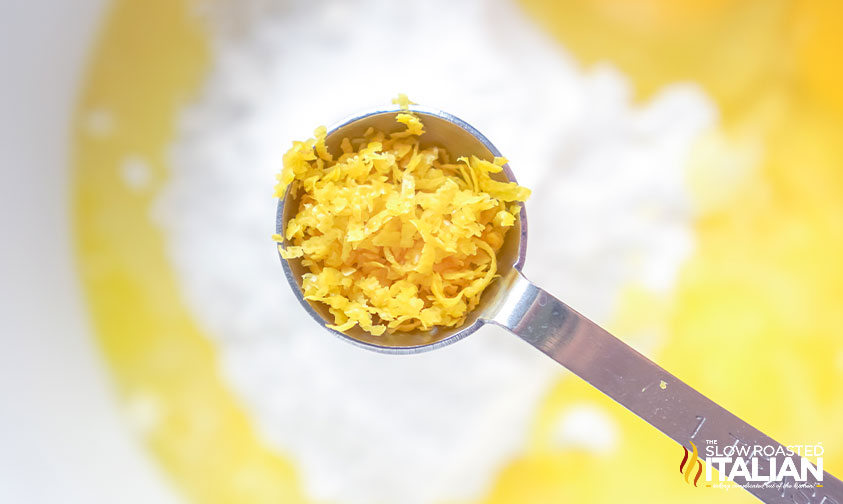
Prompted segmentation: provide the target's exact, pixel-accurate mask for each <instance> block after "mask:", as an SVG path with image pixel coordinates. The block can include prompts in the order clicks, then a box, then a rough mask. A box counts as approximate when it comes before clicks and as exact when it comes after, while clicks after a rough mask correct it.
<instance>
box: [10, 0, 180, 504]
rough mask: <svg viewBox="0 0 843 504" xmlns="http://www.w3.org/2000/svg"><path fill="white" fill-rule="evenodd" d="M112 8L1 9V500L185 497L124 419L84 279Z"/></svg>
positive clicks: (84, 4)
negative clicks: (79, 240) (91, 92)
mask: <svg viewBox="0 0 843 504" xmlns="http://www.w3.org/2000/svg"><path fill="white" fill-rule="evenodd" d="M103 7H104V1H103V0H84V1H83V0H73V1H35V0H33V1H27V0H4V1H2V2H0V75H2V78H0V170H2V176H3V183H2V184H0V232H1V233H2V238H0V349H2V350H0V502H2V503H4V504H18V503H26V504H41V503H44V504H55V503H62V504H75V503H79V504H99V503H103V504H113V503H121V504H122V503H137V504H148V503H152V502H154V503H165V504H166V503H173V502H177V501H178V499H177V498H176V497H175V494H174V493H173V491H172V490H171V489H170V488H169V487H168V485H167V484H166V483H165V482H164V480H163V477H162V475H160V474H159V473H158V471H157V469H156V468H155V467H154V466H153V464H152V463H151V461H150V460H149V459H148V457H147V455H146V453H145V452H144V451H143V449H142V447H141V446H140V443H139V442H138V441H137V440H136V439H135V438H134V437H133V436H132V435H130V433H129V431H128V427H127V425H126V423H125V422H123V421H122V420H121V419H120V418H119V417H118V413H117V409H116V402H115V400H114V397H113V394H112V390H111V389H110V387H109V385H108V380H107V374H106V370H105V368H104V364H103V362H102V361H101V359H100V356H99V354H98V350H97V349H96V347H95V345H94V342H93V340H92V337H91V333H90V329H89V326H88V324H87V321H86V319H85V316H84V306H83V302H82V300H81V299H80V295H81V292H80V288H79V283H78V280H77V277H76V274H75V273H74V266H75V263H74V259H73V257H72V249H71V230H70V219H69V213H68V211H69V194H68V191H67V183H68V180H69V177H68V154H69V152H68V150H69V134H68V132H69V125H70V117H71V112H72V108H73V104H74V100H75V99H76V96H77V93H78V90H79V86H80V84H81V78H82V75H83V70H84V64H85V62H86V61H85V58H86V52H87V50H88V48H89V46H90V44H91V42H92V40H93V36H94V34H95V28H96V25H97V23H98V21H99V19H100V17H101V15H102V12H103Z"/></svg>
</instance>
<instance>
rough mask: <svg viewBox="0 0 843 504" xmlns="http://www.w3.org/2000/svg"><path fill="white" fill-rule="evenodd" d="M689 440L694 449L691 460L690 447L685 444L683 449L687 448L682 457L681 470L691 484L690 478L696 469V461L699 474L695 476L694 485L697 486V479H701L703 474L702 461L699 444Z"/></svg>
mask: <svg viewBox="0 0 843 504" xmlns="http://www.w3.org/2000/svg"><path fill="white" fill-rule="evenodd" d="M688 442H689V443H691V447H692V448H693V449H694V451H693V453H691V460H688V449H687V448H685V447H684V446H683V447H682V449H683V450H685V456H684V457H682V463H680V464H679V472H680V473H681V474H684V475H685V482H686V483H688V484H690V483H691V482H690V480H689V478H690V477H691V473H692V472H693V471H694V462H696V463H697V475H696V476H694V486H697V481H699V480H700V475H702V462H700V461H699V457H698V454H697V445H695V444H694V442H693V441H688Z"/></svg>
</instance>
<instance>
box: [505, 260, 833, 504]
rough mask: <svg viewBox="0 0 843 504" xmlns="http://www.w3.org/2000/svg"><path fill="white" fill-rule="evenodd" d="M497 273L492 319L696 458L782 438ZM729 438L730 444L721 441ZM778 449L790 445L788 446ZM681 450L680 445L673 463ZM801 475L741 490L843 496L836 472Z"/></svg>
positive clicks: (776, 499) (824, 500)
mask: <svg viewBox="0 0 843 504" xmlns="http://www.w3.org/2000/svg"><path fill="white" fill-rule="evenodd" d="M501 280H503V281H505V282H509V283H510V285H509V286H508V288H506V289H503V290H504V291H505V292H506V291H508V294H507V295H506V297H505V299H503V300H502V302H500V303H499V305H498V308H497V310H496V312H495V313H494V314H493V317H492V318H491V320H490V321H491V322H493V323H495V324H498V325H500V326H503V327H504V328H506V329H508V330H509V331H511V332H513V333H514V334H516V335H518V336H519V337H521V338H522V339H524V340H525V341H527V342H528V343H530V344H531V345H533V346H534V347H536V348H538V349H539V350H541V351H542V352H544V353H545V354H547V355H548V356H550V357H551V358H552V359H553V360H555V361H556V362H558V363H560V364H562V365H563V366H565V367H566V368H568V369H569V370H571V371H572V372H573V373H574V374H576V375H577V376H579V377H580V378H582V379H583V380H585V381H587V382H588V383H590V384H592V385H593V386H595V387H597V389H599V390H600V391H602V392H603V393H604V394H606V395H608V396H609V397H611V398H612V399H614V400H615V401H617V402H619V403H620V404H622V405H623V406H624V407H626V408H627V409H629V410H630V411H632V412H633V413H635V414H636V415H638V416H639V417H641V418H642V419H644V420H645V421H646V422H648V423H649V424H651V425H652V426H654V427H655V428H657V429H659V430H660V431H662V432H663V433H665V434H667V436H668V437H670V438H671V439H673V440H674V441H676V442H677V443H679V444H680V445H682V446H684V447H687V449H688V450H689V451H691V450H692V444H691V443H693V445H695V446H696V448H697V450H698V451H699V456H700V459H704V458H705V455H706V447H709V446H713V445H714V444H715V443H716V446H717V447H718V449H719V452H720V453H721V454H722V453H723V452H724V449H725V453H726V454H730V453H731V452H732V450H737V452H736V453H735V454H734V456H737V454H739V453H741V450H742V449H743V450H746V449H750V450H752V449H753V447H754V446H756V445H758V446H761V447H767V446H771V447H772V448H768V449H767V453H768V454H769V453H770V450H771V449H777V448H778V447H780V446H782V445H780V444H779V443H778V442H776V441H774V440H773V439H772V438H770V437H768V436H767V435H765V434H764V433H762V432H761V431H759V430H758V429H755V428H754V427H752V426H751V425H749V424H748V423H746V422H744V421H743V420H741V419H740V418H738V417H736V416H735V415H733V414H731V413H729V412H728V411H726V410H725V409H723V408H722V407H720V406H718V405H717V404H716V403H714V402H713V401H711V400H710V399H708V398H706V397H705V396H703V395H702V394H700V393H699V392H697V391H696V390H694V389H693V388H691V387H689V386H688V385H686V384H685V383H684V382H682V381H681V380H679V379H678V378H676V377H675V376H673V375H672V374H670V373H668V372H667V371H665V370H664V369H662V368H661V367H659V366H657V365H656V364H655V363H653V362H652V361H650V360H649V359H647V358H646V357H644V356H643V355H641V354H640V353H638V352H636V351H635V350H634V349H632V348H631V347H630V346H628V345H626V344H625V343H623V342H622V341H621V340H619V339H617V338H615V337H614V336H612V335H611V334H609V333H608V332H607V331H605V330H603V329H602V328H600V327H599V326H598V325H597V324H595V323H594V322H592V321H590V320H588V319H587V318H585V317H584V316H582V315H581V314H580V313H578V312H576V311H575V310H573V309H572V308H570V307H569V306H568V305H566V304H565V303H563V302H562V301H559V300H558V299H556V298H555V297H553V296H551V295H550V294H548V293H547V292H545V291H544V290H542V289H541V288H539V287H537V286H535V285H533V284H532V283H531V282H530V281H529V280H527V279H526V278H524V276H523V275H522V274H521V273H520V272H518V271H515V270H513V274H511V275H508V276H507V278H504V279H501ZM744 445H747V446H744ZM728 446H731V447H733V448H726V447H728ZM742 447H743V448H742ZM783 449H784V451H785V452H787V448H786V447H783ZM750 453H751V452H750ZM781 453H782V452H779V455H778V456H776V457H775V458H776V459H777V460H776V462H777V464H776V466H777V467H778V468H779V469H777V471H781V470H782V468H783V464H784V463H785V461H784V458H791V459H792V462H793V463H794V464H795V467H796V469H797V470H800V471H801V468H802V459H801V457H800V456H799V455H798V454H795V453H794V454H793V455H792V456H790V457H786V456H782V455H781ZM680 456H681V454H679V453H677V464H678V463H679V460H680ZM733 460H734V458H733ZM744 460H745V461H746V462H747V464H749V465H750V470H751V462H752V460H751V459H750V457H744ZM684 462H685V461H683V464H682V465H683V466H684V465H685V463H684ZM736 462H737V460H735V463H736ZM806 462H807V460H806ZM691 463H692V464H693V462H691ZM770 463H771V461H770V460H769V458H768V457H764V456H761V457H760V460H758V471H757V473H756V474H758V475H768V474H769V473H770V470H769V465H770ZM715 464H719V463H717V462H715ZM724 464H725V465H724V466H723V467H725V469H726V470H725V471H721V472H720V475H721V477H724V478H725V477H726V476H727V475H729V474H730V472H731V469H732V464H731V463H729V462H726V461H724ZM689 465H690V464H689ZM695 465H696V464H695ZM696 466H697V467H692V468H691V470H690V471H686V474H688V475H690V478H688V477H686V481H689V483H691V484H694V483H697V484H699V485H700V486H702V485H706V484H711V485H716V484H717V483H719V478H718V477H717V476H714V472H713V471H712V473H711V474H712V478H713V480H714V481H711V482H707V481H706V471H705V470H703V471H702V474H701V476H702V477H701V478H699V479H698V481H695V478H697V474H698V471H699V470H700V469H702V465H701V464H700V465H696ZM714 467H715V468H718V467H719V466H718V465H715V466H714ZM812 467H813V466H812ZM685 469H688V468H687V467H685ZM820 469H822V467H821V465H820ZM777 474H778V472H777ZM806 476H807V481H805V480H799V481H798V484H796V485H795V484H794V483H796V482H797V480H796V479H795V478H793V477H792V476H785V477H784V480H783V482H784V483H790V485H789V487H788V485H787V484H785V485H782V484H781V483H782V481H776V482H773V483H771V484H768V485H767V486H762V484H763V483H762V482H750V483H751V484H750V486H749V487H748V488H746V490H747V491H749V492H751V493H752V494H754V495H755V496H756V497H758V498H759V499H760V500H761V501H763V502H768V503H785V502H786V503H790V504H792V503H809V504H814V503H815V504H843V483H841V482H840V480H838V479H837V478H835V477H834V476H832V475H831V474H829V473H828V472H824V473H822V478H821V479H819V481H818V478H816V477H814V475H813V474H811V471H810V470H807V474H806ZM734 482H735V483H738V484H741V485H742V486H743V485H744V484H745V483H747V481H746V478H744V477H743V476H736V477H735V479H734ZM803 483H804V485H803Z"/></svg>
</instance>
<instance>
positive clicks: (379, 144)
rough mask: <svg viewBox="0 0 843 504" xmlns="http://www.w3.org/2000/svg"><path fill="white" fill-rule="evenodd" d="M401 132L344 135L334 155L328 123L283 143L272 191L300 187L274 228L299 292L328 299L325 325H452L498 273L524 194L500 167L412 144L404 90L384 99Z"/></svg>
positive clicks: (377, 328)
mask: <svg viewBox="0 0 843 504" xmlns="http://www.w3.org/2000/svg"><path fill="white" fill-rule="evenodd" d="M393 103H396V104H398V105H399V106H400V108H401V109H402V112H401V113H399V114H398V115H397V116H396V120H397V121H398V122H399V123H401V124H403V125H404V126H406V129H404V130H402V131H399V132H396V133H391V134H386V133H384V132H380V131H374V130H372V129H371V128H370V129H369V130H368V131H366V133H365V134H364V136H363V137H362V138H351V139H349V138H345V139H343V141H342V143H341V150H342V153H341V154H340V155H339V157H337V158H336V159H334V157H333V156H332V155H331V154H330V153H329V152H328V150H327V148H326V146H325V137H326V133H327V132H326V129H325V128H324V127H319V128H317V129H316V131H315V132H314V135H315V138H313V139H310V140H307V141H305V142H293V146H292V148H291V149H290V150H289V151H287V153H286V154H284V159H283V161H284V167H283V170H282V171H281V173H279V174H278V175H277V179H278V184H277V185H276V187H275V196H276V197H279V198H283V197H284V195H285V193H286V191H287V188H288V186H290V184H293V182H295V184H294V185H293V187H292V188H291V193H292V195H293V196H295V195H297V194H298V193H299V192H300V193H301V198H300V199H299V206H298V210H297V213H296V215H295V216H294V217H292V218H291V219H290V220H289V221H288V222H287V223H286V226H285V235H286V236H280V235H273V239H274V240H275V241H277V242H278V243H279V245H278V248H279V251H280V253H281V256H282V257H283V258H285V259H296V258H301V260H302V264H303V265H304V266H305V268H307V270H308V271H309V273H305V274H304V275H303V278H302V290H303V293H304V297H305V299H307V300H310V301H318V302H321V303H325V304H326V305H328V306H329V309H330V312H331V314H332V315H333V316H334V324H333V325H331V326H329V327H332V328H333V329H336V330H338V331H346V330H348V329H351V328H352V327H354V326H355V325H359V326H360V327H361V328H362V329H363V330H365V331H367V332H369V333H371V334H373V335H375V336H379V335H381V334H383V333H384V332H386V331H389V332H390V333H393V332H396V331H412V330H416V329H419V330H423V331H426V330H430V329H433V328H434V327H437V326H445V327H457V326H460V325H462V324H463V323H464V321H465V319H466V316H467V315H468V313H469V312H470V311H471V310H473V309H474V308H475V307H476V306H477V303H478V302H479V300H480V295H481V294H482V293H483V290H484V289H485V288H486V287H487V286H488V285H489V284H490V283H492V281H493V280H494V279H495V277H496V273H497V257H496V256H497V252H498V251H499V250H500V248H501V246H502V245H503V242H504V237H505V235H506V232H507V230H508V229H509V228H510V227H512V226H513V225H514V224H515V220H516V217H517V215H518V212H519V211H520V202H523V201H526V199H527V198H528V197H529V196H530V190H529V189H526V188H524V187H521V186H519V185H517V184H516V183H514V182H501V181H497V180H494V179H492V178H491V174H494V173H498V172H500V171H501V170H502V166H503V165H504V164H506V159H504V158H495V159H494V160H492V161H487V160H484V159H479V158H477V157H475V156H471V157H470V158H466V157H460V158H458V159H457V161H456V163H452V162H451V155H450V154H449V153H448V152H447V151H446V150H445V149H443V148H440V147H427V148H422V147H421V146H420V143H419V136H420V135H422V134H423V133H424V128H423V125H422V122H421V119H420V118H419V117H418V116H417V115H415V114H413V113H412V112H411V111H410V110H409V105H410V104H412V102H410V100H409V99H408V98H407V96H406V95H399V97H398V98H396V99H395V100H393Z"/></svg>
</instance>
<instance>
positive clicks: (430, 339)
mask: <svg viewBox="0 0 843 504" xmlns="http://www.w3.org/2000/svg"><path fill="white" fill-rule="evenodd" d="M410 109H411V110H412V111H413V112H414V113H415V114H417V115H419V116H420V117H421V119H422V122H423V123H424V129H425V133H424V134H423V135H422V136H421V137H420V140H421V142H422V144H426V145H439V146H442V147H445V148H446V149H447V150H448V151H449V152H451V153H459V155H461V156H470V155H476V156H478V157H481V158H483V159H491V158H492V157H494V156H500V152H498V150H497V149H496V148H495V147H494V145H492V143H491V142H489V140H487V139H486V137H484V136H483V135H482V134H480V132H479V131H477V130H476V129H474V128H473V127H472V126H471V125H469V124H468V123H466V122H465V121H463V120H461V119H459V118H457V117H454V116H452V115H450V114H447V113H445V112H442V111H439V110H433V109H428V108H425V107H419V106H411V107H410ZM399 112H400V110H399V109H398V107H387V108H381V109H376V110H370V111H366V112H362V113H359V114H356V115H354V116H352V117H350V118H348V119H346V120H344V121H341V122H340V123H339V124H337V125H336V126H334V127H332V128H331V129H330V130H329V131H328V136H327V139H326V144H327V147H328V149H329V150H330V151H332V152H338V151H339V144H340V142H341V140H342V139H343V138H346V137H349V138H355V137H362V136H363V132H364V131H366V129H368V128H369V127H374V128H375V129H376V130H380V131H393V130H396V128H397V127H398V124H397V123H396V121H395V115H396V114H397V113H399ZM497 175H499V176H500V178H501V179H502V180H510V181H515V176H514V175H513V173H512V170H511V169H510V167H509V165H508V164H507V165H504V167H503V172H501V173H499V174H497ZM289 194H290V193H289V188H288V191H287V195H286V196H285V198H284V199H282V200H280V201H279V203H278V211H277V215H276V232H277V233H278V234H280V235H281V236H284V231H285V224H286V222H287V220H288V219H289V218H290V217H292V216H293V215H294V214H295V212H296V208H297V207H298V202H297V201H296V200H294V199H293V198H290V197H287V196H289ZM526 249H527V212H526V209H525V207H524V205H523V204H522V206H521V213H520V215H519V218H518V219H517V221H516V223H515V226H514V227H513V229H510V230H509V231H508V232H507V234H506V239H505V242H504V245H503V247H502V248H501V250H500V251H499V252H498V274H499V275H500V278H498V279H497V280H496V281H495V282H493V283H492V284H491V285H489V287H487V288H486V290H485V292H484V293H483V295H482V297H481V300H480V304H479V305H478V306H477V307H476V308H475V309H474V310H473V311H472V312H471V313H470V314H469V316H468V318H467V319H466V321H465V323H464V324H463V326H462V327H458V328H439V329H438V330H434V331H428V332H421V331H419V332H412V333H396V334H393V335H390V334H383V335H382V336H372V335H371V334H369V333H367V332H365V331H363V330H361V329H360V328H359V327H355V328H352V329H351V330H349V331H347V332H345V333H342V332H339V331H335V330H333V329H329V328H327V327H326V325H327V324H329V323H330V322H329V321H331V320H333V317H332V315H331V314H330V313H329V312H328V308H327V306H326V305H324V304H322V303H318V302H317V303H310V302H308V301H307V300H305V299H304V297H303V294H302V289H301V279H302V274H303V273H305V272H306V271H305V270H304V268H303V267H302V265H301V262H300V260H296V259H294V260H285V259H283V258H282V259H281V262H282V264H283V267H284V274H285V276H286V277H287V281H288V282H289V283H290V287H292V289H293V292H294V293H295V295H296V298H297V299H298V300H299V302H300V303H301V304H302V306H303V307H304V309H305V310H307V312H308V313H309V314H310V315H311V316H312V317H313V318H314V320H316V321H317V322H318V323H319V324H320V325H322V326H323V327H324V328H325V329H326V330H328V331H330V332H332V333H334V334H336V335H337V336H339V337H340V338H342V339H344V340H346V341H349V342H351V343H353V344H355V345H357V346H361V347H364V348H368V349H369V350H374V351H377V352H383V353H390V354H412V353H419V352H424V351H427V350H433V349H435V348H439V347H441V346H445V345H448V344H451V343H454V342H456V341H458V340H461V339H462V338H465V337H466V336H468V335H469V334H471V333H473V332H475V331H476V330H478V329H480V327H482V326H483V325H485V324H495V325H498V326H501V327H503V328H504V329H507V330H508V331H509V332H511V333H513V334H515V335H517V336H519V337H520V338H522V339H523V340H525V341H527V342H528V343H530V344H531V345H533V346H534V347H536V348H538V349H539V350H541V351H542V352H544V353H545V354H547V355H548V356H549V357H550V358H552V359H553V360H555V361H556V362H558V363H560V364H562V365H563V366H565V367H566V368H568V369H569V370H571V371H572V372H573V373H574V374H576V375H577V376H579V377H580V378H582V379H583V380H585V381H587V382H588V383H590V384H592V385H593V386H595V387H597V388H598V389H599V390H600V391H602V392H603V393H604V394H606V395H608V396H609V397H611V398H612V399H614V400H615V401H617V402H619V403H620V404H622V405H623V406H624V407H626V408H627V409H629V410H630V411H632V412H633V413H635V414H636V415H638V416H639V417H641V418H642V419H644V420H645V421H646V422H648V423H649V424H651V425H652V426H654V427H656V428H657V429H659V430H660V431H662V432H663V433H665V434H667V436H668V437H670V438H671V439H673V440H674V441H676V442H677V443H679V444H680V445H682V446H683V447H686V448H687V449H692V447H693V446H696V447H697V448H698V449H699V450H700V451H704V449H705V446H709V445H712V444H714V443H716V444H717V446H718V447H719V448H720V450H721V451H722V450H723V449H724V448H725V447H727V446H733V447H740V446H743V445H748V446H749V447H753V446H755V445H760V446H772V447H774V448H778V447H780V446H782V445H780V444H779V443H778V442H776V441H774V440H773V439H772V438H770V437H768V436H766V435H765V434H764V433H762V432H761V431H759V430H757V429H755V428H754V427H752V426H751V425H749V424H748V423H746V422H744V421H743V420H741V419H740V418H738V417H736V416H735V415H733V414H731V413H729V412H728V411H726V410H725V409H723V408H722V407H720V406H718V405H717V404H715V403H714V402H713V401H711V400H709V399H707V398H706V397H705V396H703V395H702V394H700V393H699V392H697V391H696V390H694V389H692V388H691V387H689V386H688V385H686V384H685V383H684V382H682V381H681V380H679V379H678V378H676V377H675V376H673V375H672V374H670V373H668V372H667V371H665V370H664V369H662V368H660V367H659V366H658V365H656V364H655V363H653V362H652V361H650V360H649V359H647V358H646V357H644V356H643V355H641V354H640V353H638V352H636V351H635V350H634V349H633V348H631V347H630V346H628V345H626V344H625V343H623V342H622V341H621V340H619V339H617V338H615V337H614V336H612V335H611V334H609V333H608V332H607V331H605V330H604V329H602V328H600V327H599V326H598V325H597V324H595V323H594V322H592V321H590V320H588V319H587V318H585V317H584V316H582V315H581V314H580V313H578V312H577V311H575V310H574V309H572V308H571V307H569V306H568V305H566V304H565V303H563V302H562V301H560V300H558V299H556V298H555V297H553V296H552V295H550V294H548V293H547V292H545V291H544V290H542V289H541V288H539V287H537V286H536V285H534V284H532V283H531V282H530V281H529V280H527V279H526V278H525V277H524V275H523V274H522V273H521V268H522V267H523V265H524V259H525V256H526ZM692 443H693V445H692ZM694 451H696V450H694ZM785 451H786V447H785ZM686 455H687V454H686ZM701 456H702V455H701ZM790 458H792V459H793V462H794V463H795V467H797V468H800V467H801V460H800V457H799V455H796V454H794V455H793V456H792V457H790ZM782 462H783V461H780V462H779V466H778V467H781V463H782ZM691 463H693V461H692V462H691ZM683 465H684V461H683ZM768 466H769V461H768V460H767V459H762V460H759V472H758V473H759V474H768V473H769V468H768ZM726 467H727V469H730V467H729V466H728V465H727V466H726ZM691 469H692V474H691V479H692V480H693V479H694V478H695V477H696V475H697V470H698V469H701V465H700V466H698V468H691ZM727 474H728V472H727ZM807 476H808V481H807V482H806V483H808V484H809V485H810V488H807V489H806V488H793V487H791V488H779V487H778V485H775V486H767V487H758V488H747V490H748V491H749V492H751V493H752V494H754V495H755V496H756V497H758V498H759V499H761V500H762V501H764V502H768V503H785V502H786V503H793V502H807V503H817V504H843V483H841V482H840V480H838V479H837V478H835V477H834V476H832V475H831V474H829V473H828V472H824V473H823V478H822V481H818V480H817V478H815V477H814V476H813V475H812V474H810V472H809V473H808V475H807ZM686 479H687V478H686ZM791 479H792V478H791ZM734 481H735V482H736V483H739V484H744V483H747V481H746V480H745V479H744V478H743V477H741V476H738V477H736V478H735V480H734ZM791 483H792V481H791ZM818 484H819V485H821V486H819V487H818V486H817V485H818Z"/></svg>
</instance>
